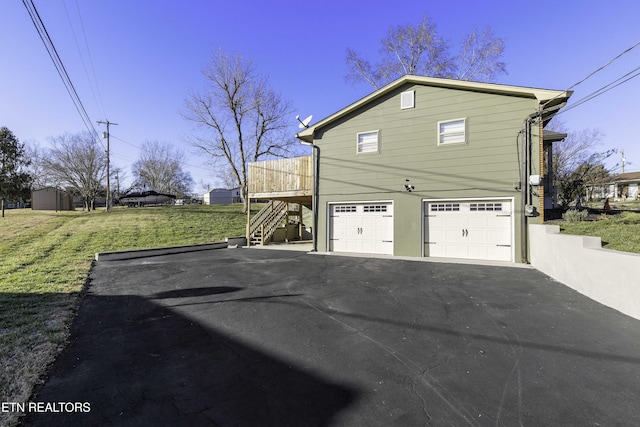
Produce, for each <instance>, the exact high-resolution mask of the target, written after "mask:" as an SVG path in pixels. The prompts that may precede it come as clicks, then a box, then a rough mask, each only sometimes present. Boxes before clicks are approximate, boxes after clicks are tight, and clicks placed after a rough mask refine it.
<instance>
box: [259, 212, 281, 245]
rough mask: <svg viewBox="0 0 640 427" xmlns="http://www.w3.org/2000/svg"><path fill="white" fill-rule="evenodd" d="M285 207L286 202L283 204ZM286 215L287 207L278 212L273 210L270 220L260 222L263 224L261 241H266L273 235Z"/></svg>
mask: <svg viewBox="0 0 640 427" xmlns="http://www.w3.org/2000/svg"><path fill="white" fill-rule="evenodd" d="M285 208H286V204H285ZM286 217H287V209H281V210H280V211H279V213H278V212H277V211H274V215H273V216H272V217H270V220H269V221H265V222H263V223H262V225H263V226H264V227H263V228H262V230H263V232H262V242H263V243H266V242H267V240H269V239H270V238H271V236H273V233H275V231H276V229H277V228H278V227H279V226H280V225H281V224H282V222H283V221H284V220H285V219H286Z"/></svg>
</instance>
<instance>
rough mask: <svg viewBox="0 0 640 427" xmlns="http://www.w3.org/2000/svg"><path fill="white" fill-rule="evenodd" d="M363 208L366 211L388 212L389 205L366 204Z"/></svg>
mask: <svg viewBox="0 0 640 427" xmlns="http://www.w3.org/2000/svg"><path fill="white" fill-rule="evenodd" d="M362 210H363V211H364V212H386V211H387V205H364V207H363V208H362Z"/></svg>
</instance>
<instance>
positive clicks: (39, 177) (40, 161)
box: [25, 141, 54, 189]
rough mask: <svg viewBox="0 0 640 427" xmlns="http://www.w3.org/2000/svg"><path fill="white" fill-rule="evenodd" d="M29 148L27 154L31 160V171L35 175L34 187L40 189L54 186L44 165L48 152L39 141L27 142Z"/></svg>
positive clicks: (26, 147)
mask: <svg viewBox="0 0 640 427" xmlns="http://www.w3.org/2000/svg"><path fill="white" fill-rule="evenodd" d="M25 149H26V150H27V156H28V157H29V159H30V160H31V164H30V165H29V173H30V174H31V176H32V177H33V184H32V185H33V188H34V189H40V188H44V187H50V186H53V185H54V183H53V182H52V181H51V177H50V176H49V174H48V173H47V170H46V168H45V165H44V159H45V158H46V152H45V150H43V149H42V148H41V147H40V145H39V144H38V143H37V142H34V141H31V142H27V143H26V144H25Z"/></svg>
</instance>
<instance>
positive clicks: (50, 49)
mask: <svg viewBox="0 0 640 427" xmlns="http://www.w3.org/2000/svg"><path fill="white" fill-rule="evenodd" d="M22 4H23V5H24V7H25V9H27V12H28V13H29V17H30V18H31V22H33V25H34V27H35V28H36V31H37V33H38V35H39V36H40V40H42V43H43V44H44V47H45V49H46V50H47V53H48V54H49V58H51V61H52V62H53V65H54V67H55V68H56V71H57V72H58V75H59V76H60V78H61V79H62V83H63V84H64V86H65V88H66V89H67V93H69V96H70V97H71V100H72V101H73V105H74V106H75V107H76V110H77V111H78V114H79V115H80V118H81V119H82V121H83V122H84V125H85V127H86V128H87V130H88V131H89V133H90V134H91V135H92V136H93V137H94V138H95V140H96V141H99V142H100V143H101V144H102V141H100V138H99V137H98V132H97V131H96V129H95V127H94V126H93V123H92V122H91V119H90V118H89V115H88V114H87V110H86V109H85V108H84V105H83V104H82V101H81V100H80V97H79V96H78V92H77V91H76V88H75V87H74V85H73V83H72V81H71V78H70V77H69V74H68V73H67V70H66V68H65V66H64V64H63V63H62V60H61V59H60V55H58V51H57V50H56V47H55V45H54V44H53V41H52V40H51V37H50V36H49V32H48V31H47V28H46V27H45V25H44V22H43V21H42V18H41V17H40V14H39V13H38V10H37V9H36V6H35V4H34V3H33V0H22ZM102 145H103V147H104V144H102ZM105 149H106V147H105Z"/></svg>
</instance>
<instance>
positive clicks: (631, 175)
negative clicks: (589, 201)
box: [613, 172, 640, 182]
mask: <svg viewBox="0 0 640 427" xmlns="http://www.w3.org/2000/svg"><path fill="white" fill-rule="evenodd" d="M623 181H640V172H625V173H621V174H619V175H616V176H614V177H613V182H623Z"/></svg>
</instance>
